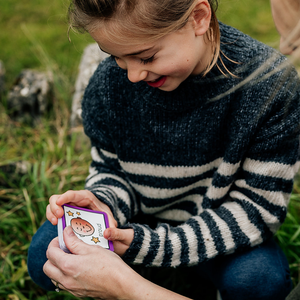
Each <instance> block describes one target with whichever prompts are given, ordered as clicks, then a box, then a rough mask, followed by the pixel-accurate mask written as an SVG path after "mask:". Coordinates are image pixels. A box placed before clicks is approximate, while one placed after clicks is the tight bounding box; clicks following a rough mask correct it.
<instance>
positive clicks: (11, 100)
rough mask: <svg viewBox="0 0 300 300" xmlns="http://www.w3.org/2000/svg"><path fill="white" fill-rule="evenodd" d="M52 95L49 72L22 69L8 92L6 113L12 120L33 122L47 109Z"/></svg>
mask: <svg viewBox="0 0 300 300" xmlns="http://www.w3.org/2000/svg"><path fill="white" fill-rule="evenodd" d="M53 97H54V92H53V78H52V74H51V73H43V72H38V71H35V70H30V69H28V70H23V71H22V72H21V73H20V75H19V76H18V77H17V79H16V81H15V83H14V85H13V87H12V89H11V90H10V91H9V92H8V96H7V107H8V113H9V115H10V117H11V118H12V119H14V120H17V121H26V122H30V123H35V121H37V120H38V119H39V118H40V117H41V116H42V115H44V114H45V113H46V112H47V111H48V110H49V108H50V106H51V104H52V102H53Z"/></svg>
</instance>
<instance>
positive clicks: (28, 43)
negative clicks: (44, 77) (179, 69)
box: [0, 0, 300, 300]
mask: <svg viewBox="0 0 300 300" xmlns="http://www.w3.org/2000/svg"><path fill="white" fill-rule="evenodd" d="M67 6H68V1H67V0H65V1H63V0H58V1H52V2H47V1H41V0H31V1H19V0H10V1H1V2H0V28H1V30H0V45H1V47H0V60H2V61H3V62H4V65H5V68H6V87H7V89H9V88H10V87H11V86H12V84H13V82H14V78H15V77H16V76H17V75H18V74H19V72H20V71H21V70H22V69H25V68H31V69H38V70H42V71H47V70H50V71H52V72H53V73H54V86H55V99H54V103H53V109H52V111H51V112H50V113H49V114H48V115H47V116H45V117H43V118H42V119H41V120H40V122H39V123H38V124H37V125H36V126H35V127H34V128H32V127H31V126H29V125H26V124H21V123H18V122H16V121H13V120H11V119H10V118H9V117H8V115H7V111H6V99H5V95H4V97H3V98H2V102H1V103H0V165H4V164H8V163H10V162H16V161H21V160H25V161H29V162H30V164H31V166H32V168H31V170H30V172H29V173H28V174H26V175H24V176H20V177H16V176H14V175H12V176H7V175H5V174H2V173H0V256H1V257H0V299H1V300H2V299H7V300H18V299H20V300H25V299H41V300H42V299H43V300H44V299H45V300H46V299H67V300H68V299H74V297H73V296H71V295H70V294H68V293H59V294H57V293H55V292H54V293H45V292H44V291H42V290H41V289H40V288H38V287H37V286H36V285H35V284H34V283H33V282H32V281H31V280H30V278H29V275H28V272H27V266H26V256H27V250H28V247H29V244H30V241H31V238H32V236H33V234H34V233H35V231H36V230H37V228H38V227H39V226H40V225H41V224H42V223H43V222H44V221H45V208H46V205H47V202H48V198H49V197H50V196H51V195H52V194H55V193H62V192H64V191H66V190H68V189H81V188H82V187H83V185H84V180H85V178H86V176H87V173H88V165H89V161H90V156H89V145H88V143H86V140H85V139H84V136H83V133H82V130H81V129H80V128H79V129H78V130H77V132H71V131H70V128H69V117H70V107H71V99H72V94H73V86H74V82H75V78H76V75H77V70H78V65H79V60H80V57H81V54H82V51H83V49H84V47H85V46H86V45H87V44H89V43H91V42H92V40H91V38H89V37H88V36H87V35H77V34H74V33H72V34H71V38H72V43H70V42H69V41H68V38H67V27H68V26H67V22H66V18H65V16H66V9H67ZM218 16H219V18H220V19H221V20H222V21H224V22H225V23H227V24H230V25H233V26H235V27H237V28H238V29H240V30H242V31H244V32H245V33H247V34H249V35H251V36H253V37H255V38H257V39H259V40H261V41H263V42H265V43H268V44H270V45H272V46H276V45H277V43H278V35H277V33H276V30H275V28H274V25H273V21H272V17H271V12H270V7H269V0H260V1H251V0H222V1H221V4H220V6H219V10H218ZM299 223H300V180H299V179H297V180H296V184H295V189H294V192H293V195H292V198H291V203H290V206H289V214H288V216H287V219H286V222H285V223H284V225H283V226H282V227H281V229H280V231H279V232H278V234H277V239H278V241H279V243H280V245H281V246H282V248H283V249H284V251H285V253H286V254H287V257H288V260H289V263H290V267H291V271H292V277H293V281H294V283H297V282H298V280H299V276H300V271H299V268H300V251H299V250H298V249H299V246H300V226H299Z"/></svg>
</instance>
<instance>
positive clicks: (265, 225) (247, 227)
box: [82, 23, 300, 267]
mask: <svg viewBox="0 0 300 300" xmlns="http://www.w3.org/2000/svg"><path fill="white" fill-rule="evenodd" d="M220 30H221V51H222V53H223V56H222V58H223V62H224V63H225V65H226V67H227V68H228V69H229V70H230V72H232V73H233V74H235V75H236V77H232V76H224V75H223V74H222V73H221V72H220V71H219V70H218V69H217V68H216V67H214V68H213V69H212V71H210V72H209V73H208V74H207V75H206V76H205V77H202V76H201V75H198V76H194V77H189V78H188V79H186V80H185V81H184V82H183V83H181V85H180V86H179V87H178V88H177V89H176V90H174V91H172V92H164V91H161V90H159V89H156V88H152V87H150V86H148V85H147V83H145V82H138V83H131V82H130V81H129V80H128V79H127V74H126V71H124V70H122V69H121V68H119V67H118V66H117V65H116V63H115V61H114V59H112V58H108V59H106V60H105V61H104V62H102V63H101V64H100V65H99V67H98V69H97V70H96V72H95V73H94V75H93V77H92V78H91V80H90V83H89V85H88V87H87V89H86V92H85V96H84V100H83V103H82V109H83V120H84V128H85V132H86V134H87V135H88V136H89V137H90V139H91V145H92V149H91V154H92V160H93V161H92V163H91V166H90V171H89V172H90V174H89V176H88V178H87V181H86V187H85V188H86V189H88V190H90V191H91V192H92V193H94V194H95V195H96V197H97V198H98V199H99V200H100V201H102V202H104V203H105V204H107V205H108V206H109V207H110V209H111V210H112V212H113V214H114V217H115V218H116V220H117V222H118V224H119V226H120V227H122V228H133V229H134V239H133V242H132V243H131V245H130V247H129V249H128V250H127V251H126V253H125V255H124V256H123V259H124V260H125V261H127V262H129V263H134V264H143V265H147V266H163V267H170V266H171V267H177V266H184V265H185V266H187V265H188V266H191V265H195V264H199V263H201V262H203V261H206V260H208V259H211V258H213V257H215V256H217V255H222V254H229V253H233V252H235V251H237V250H241V249H246V248H249V247H253V246H255V245H258V244H260V243H262V242H263V241H265V240H267V239H268V238H270V237H271V236H272V235H273V234H274V233H275V232H276V230H277V229H278V228H279V226H280V225H281V224H282V222H283V221H284V219H285V216H286V213H287V205H288V201H289V197H290V193H291V191H292V186H293V177H294V175H295V173H296V172H297V170H298V163H297V161H298V149H299V124H300V105H299V91H300V88H299V81H298V77H297V74H296V72H295V70H294V69H293V68H292V67H290V66H289V67H285V68H283V67H281V66H282V65H283V63H284V62H286V59H285V58H284V57H283V56H281V55H280V54H279V53H278V52H277V51H275V50H274V49H272V48H270V47H267V46H266V45H264V44H262V43H260V42H258V41H256V40H254V39H252V38H250V37H249V36H247V35H244V34H243V33H241V32H239V31H238V30H236V29H234V28H232V27H229V26H226V25H224V24H222V23H220ZM227 58H230V60H229V59H227ZM233 61H234V62H233ZM219 64H220V65H221V63H220V61H219ZM261 66H262V67H261ZM137 215H140V216H142V218H141V219H142V222H148V221H146V220H148V219H149V217H150V219H151V220H154V221H155V222H151V224H150V223H149V224H148V225H147V224H141V223H135V222H134V221H133V220H134V218H135V217H136V216H137ZM153 224H154V225H153Z"/></svg>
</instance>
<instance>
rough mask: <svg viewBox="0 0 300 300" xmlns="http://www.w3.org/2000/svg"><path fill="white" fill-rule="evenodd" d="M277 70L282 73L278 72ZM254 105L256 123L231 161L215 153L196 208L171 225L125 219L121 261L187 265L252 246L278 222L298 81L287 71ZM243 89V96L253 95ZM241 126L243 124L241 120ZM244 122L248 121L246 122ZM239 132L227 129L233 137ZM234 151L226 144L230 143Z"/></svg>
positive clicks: (294, 139) (292, 159)
mask: <svg viewBox="0 0 300 300" xmlns="http://www.w3.org/2000/svg"><path fill="white" fill-rule="evenodd" d="M282 76H287V75H286V74H283V75H282ZM289 76H290V77H289V78H287V77H282V79H284V83H282V80H279V81H280V82H281V83H278V84H276V86H275V88H274V89H273V92H274V93H273V92H272V90H271V92H270V94H269V95H270V97H271V98H270V101H269V102H268V101H267V102H266V103H265V105H264V108H263V109H261V110H260V109H258V108H257V107H256V109H257V114H256V116H257V119H259V120H256V121H257V122H256V124H258V125H257V127H256V128H255V130H253V131H255V132H254V133H253V135H252V136H251V137H249V139H248V140H247V141H244V140H243V139H241V140H240V143H247V147H245V149H246V150H245V153H243V155H242V158H241V159H240V160H239V161H230V160H229V159H227V160H226V158H225V157H224V158H223V161H222V163H221V165H220V166H219V168H218V170H217V172H216V173H215V175H214V177H213V179H212V182H211V184H210V185H209V186H208V190H207V192H206V195H205V196H204V199H203V201H202V207H203V209H202V210H201V211H200V213H199V214H198V215H196V216H193V217H191V218H189V219H188V220H187V221H186V222H185V223H183V224H181V225H179V226H174V227H172V226H170V225H169V224H165V223H162V224H160V225H158V226H157V227H156V228H155V229H151V228H150V227H149V226H147V225H141V224H127V225H126V226H127V227H131V228H133V229H134V232H135V236H134V240H133V242H132V244H131V246H130V248H129V249H128V251H127V252H126V253H125V255H124V257H123V259H124V260H125V261H127V262H129V263H134V264H143V265H147V266H163V267H170V266H171V267H177V266H183V265H188V266H189V265H195V264H199V263H201V262H203V261H206V260H209V259H211V258H213V257H215V256H217V255H222V254H230V253H233V252H235V251H237V250H242V249H247V248H249V247H253V246H256V245H259V244H260V243H262V242H263V241H265V240H267V239H268V238H270V237H271V236H272V235H273V234H274V233H275V232H276V230H278V228H279V226H280V225H281V224H282V223H283V222H284V219H285V217H286V213H287V205H288V202H289V197H290V193H291V191H292V186H293V178H294V176H295V174H296V172H297V170H298V167H299V163H298V158H299V124H300V105H299V81H298V78H297V76H296V74H295V72H292V73H291V74H290V75H289ZM264 84H266V83H265V82H263V81H262V82H261V83H260V84H258V85H257V87H256V88H252V89H246V91H244V93H248V95H247V98H248V99H250V100H251V97H252V99H254V98H255V97H257V94H256V92H257V90H258V89H259V88H260V87H262V86H263V85H264ZM244 125H245V126H246V125H247V124H244ZM249 126H251V124H249ZM239 134H240V132H236V133H235V137H236V139H237V140H238V139H239V136H238V135H239ZM233 151H234V149H233Z"/></svg>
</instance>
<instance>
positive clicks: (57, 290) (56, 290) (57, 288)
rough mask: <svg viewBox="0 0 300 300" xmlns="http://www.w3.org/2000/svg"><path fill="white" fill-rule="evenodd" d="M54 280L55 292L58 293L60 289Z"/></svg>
mask: <svg viewBox="0 0 300 300" xmlns="http://www.w3.org/2000/svg"><path fill="white" fill-rule="evenodd" d="M55 282H56V284H55V287H56V288H55V292H57V293H59V291H60V289H59V287H58V282H57V281H55Z"/></svg>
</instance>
